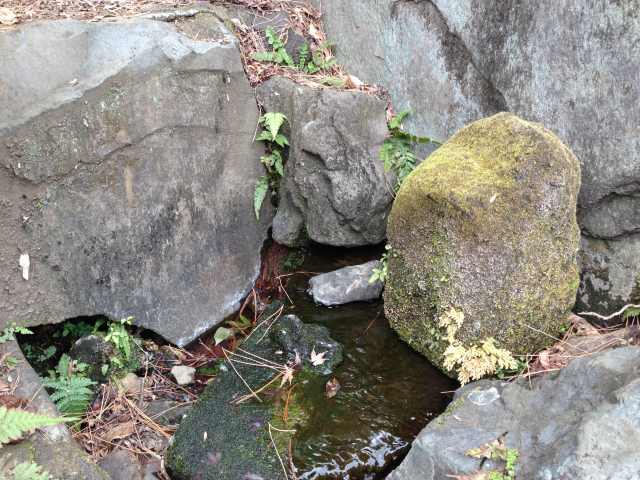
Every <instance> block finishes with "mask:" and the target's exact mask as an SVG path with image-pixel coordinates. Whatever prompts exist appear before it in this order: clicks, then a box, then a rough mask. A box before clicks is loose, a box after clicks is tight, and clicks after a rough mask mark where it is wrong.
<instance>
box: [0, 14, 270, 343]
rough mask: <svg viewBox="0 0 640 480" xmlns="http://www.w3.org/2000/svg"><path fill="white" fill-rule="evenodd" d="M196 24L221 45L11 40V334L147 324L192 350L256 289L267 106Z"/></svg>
mask: <svg viewBox="0 0 640 480" xmlns="http://www.w3.org/2000/svg"><path fill="white" fill-rule="evenodd" d="M196 18H197V20H198V22H199V23H198V25H197V29H194V30H195V32H194V37H196V36H197V38H204V39H207V40H206V41H197V40H193V39H191V38H189V37H188V36H186V35H184V34H181V33H180V32H178V31H177V30H176V27H175V26H173V25H171V24H168V23H162V22H155V21H151V20H129V21H119V22H115V23H83V22H76V21H59V22H48V23H41V24H31V25H27V26H24V27H20V28H17V29H13V30H4V31H2V32H1V33H0V63H1V64H2V69H1V70H0V111H2V112H3V115H2V117H1V118H0V164H1V165H2V166H3V167H4V168H1V169H0V191H1V192H2V197H1V199H0V203H1V207H2V208H0V231H1V232H2V234H1V235H0V239H1V241H0V266H1V268H0V271H1V272H2V273H0V282H1V283H2V284H3V288H2V291H0V310H1V311H2V312H3V316H2V318H1V319H0V328H3V326H4V325H5V323H4V322H6V321H8V320H11V321H17V322H19V323H21V324H29V325H36V324H41V323H50V322H58V321H62V320H64V319H65V318H69V317H77V316H85V315H93V314H104V315H107V316H109V317H112V318H121V317H126V316H129V315H133V316H134V317H135V323H136V324H138V325H141V326H144V327H146V328H150V329H153V330H155V331H156V332H158V333H160V334H161V335H163V336H164V337H165V338H167V339H168V340H170V341H172V342H174V343H177V344H178V345H184V344H185V343H187V342H189V341H191V340H193V339H194V338H196V337H197V336H198V335H199V334H201V333H202V332H204V331H205V330H207V329H209V328H211V327H212V326H213V325H215V324H216V323H218V322H219V321H221V320H222V319H223V318H224V317H225V316H226V315H228V314H229V313H231V312H233V311H234V310H235V309H236V308H237V307H238V303H239V301H240V299H241V298H242V297H243V296H244V295H245V294H246V293H247V292H248V291H249V289H250V288H251V285H252V282H253V281H254V279H255V277H256V276H257V274H258V270H259V264H260V248H261V245H262V241H263V239H264V238H265V236H266V230H267V227H268V224H269V223H270V211H269V209H268V207H265V211H264V212H263V215H262V216H261V222H260V223H257V222H256V220H255V216H254V215H253V213H252V198H253V186H254V184H255V181H256V179H257V178H258V177H259V176H260V175H261V174H262V167H261V165H260V163H259V160H258V159H259V156H260V152H261V151H260V148H259V147H258V146H255V145H254V144H253V142H252V138H253V133H254V130H255V125H256V123H257V110H256V106H255V99H254V96H253V93H252V90H251V89H250V87H249V85H248V83H247V81H246V78H245V75H244V72H243V69H242V63H241V61H240V56H239V53H238V49H237V44H236V40H235V39H234V37H233V36H232V35H231V34H230V33H229V32H228V31H227V30H226V28H225V27H224V26H223V24H222V23H221V22H219V21H218V20H217V19H216V17H215V16H213V15H211V14H206V13H204V14H200V15H197V16H196ZM186 24H187V21H186V20H185V21H184V22H183V24H182V26H183V27H185V25H186ZM185 31H188V28H186V27H185ZM21 253H26V254H28V255H29V256H30V264H31V268H30V276H29V280H28V281H25V280H23V279H22V278H21V274H20V270H19V268H18V256H19V255H20V254H21Z"/></svg>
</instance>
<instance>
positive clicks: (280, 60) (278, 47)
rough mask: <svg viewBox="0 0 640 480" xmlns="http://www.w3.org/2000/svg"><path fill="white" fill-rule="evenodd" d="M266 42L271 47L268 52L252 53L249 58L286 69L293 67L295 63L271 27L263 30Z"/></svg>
mask: <svg viewBox="0 0 640 480" xmlns="http://www.w3.org/2000/svg"><path fill="white" fill-rule="evenodd" d="M264 33H265V36H266V37H267V42H268V43H269V45H270V46H271V51H270V52H254V53H253V55H252V56H251V58H253V59H254V60H257V61H258V62H269V63H276V64H278V65H284V66H287V67H295V63H294V61H293V58H291V55H289V54H288V53H287V50H286V49H285V46H284V42H283V41H282V39H281V38H280V36H279V35H278V34H277V33H276V31H275V29H274V28H273V27H267V28H266V30H265V32H264Z"/></svg>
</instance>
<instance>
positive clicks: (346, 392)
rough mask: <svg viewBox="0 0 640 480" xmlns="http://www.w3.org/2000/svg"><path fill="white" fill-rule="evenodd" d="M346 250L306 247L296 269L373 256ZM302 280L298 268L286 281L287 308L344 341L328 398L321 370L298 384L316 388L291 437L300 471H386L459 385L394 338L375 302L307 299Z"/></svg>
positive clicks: (317, 474) (375, 474)
mask: <svg viewBox="0 0 640 480" xmlns="http://www.w3.org/2000/svg"><path fill="white" fill-rule="evenodd" d="M347 252H348V253H347V254H346V256H345V250H337V251H336V250H329V249H322V250H321V251H314V250H312V251H311V252H310V254H309V255H307V260H306V261H305V264H304V265H303V267H302V269H303V270H306V271H313V272H324V271H330V270H334V269H336V268H340V267H342V266H345V265H354V264H357V263H362V262H364V261H367V260H370V259H371V255H372V254H371V250H369V251H368V253H367V252H366V251H363V250H354V251H352V252H350V251H347ZM377 253H378V252H374V255H376V254H377ZM374 258H375V257H374ZM307 283H308V277H307V276H302V275H300V276H296V277H295V278H294V279H293V280H291V281H290V282H289V284H288V287H287V292H288V294H289V296H290V297H291V300H292V301H293V303H294V305H293V306H291V307H289V309H288V311H287V313H294V314H296V315H298V316H299V317H300V318H301V319H302V321H304V322H305V323H317V324H321V325H325V326H327V327H328V328H329V330H330V331H331V336H332V337H333V338H334V339H335V340H337V341H339V342H341V343H342V344H343V345H344V362H343V363H342V365H340V366H339V367H338V368H337V370H336V371H335V372H334V376H335V377H336V378H337V379H338V381H339V382H340V385H341V389H340V391H339V392H338V394H337V395H336V396H335V397H334V398H331V399H327V398H326V397H325V395H324V391H325V387H324V383H325V382H326V381H327V378H326V377H325V378H320V379H318V380H317V383H318V384H317V385H310V386H308V387H309V388H305V389H304V390H305V392H314V393H313V394H305V395H304V398H303V402H305V403H307V406H308V407H310V408H308V411H309V412H311V418H310V420H309V422H308V423H307V424H306V425H305V427H304V428H303V429H301V430H299V431H298V433H297V434H296V436H295V438H294V444H293V457H294V463H295V465H296V467H297V468H298V470H299V471H298V475H299V478H300V479H301V480H320V479H323V480H324V479H350V480H356V479H358V480H360V479H367V480H371V479H381V478H385V477H386V475H387V474H388V469H389V468H390V467H392V466H394V465H395V464H397V462H398V461H399V460H400V459H401V458H402V457H403V456H404V455H405V454H406V452H407V451H408V448H409V446H410V444H411V441H412V440H413V439H414V438H415V437H416V435H417V434H418V432H420V430H421V429H422V428H423V427H424V426H425V425H426V424H427V423H428V422H429V420H431V419H432V418H433V417H434V416H435V415H437V414H439V413H441V412H442V411H443V410H444V409H445V407H446V406H447V404H448V403H449V401H450V399H451V393H450V392H451V391H452V390H454V389H455V388H456V387H457V384H456V382H454V381H453V380H451V379H449V378H448V377H446V376H445V375H443V374H442V373H441V372H440V371H439V370H437V369H436V368H435V367H433V366H432V365H431V364H430V363H429V362H428V361H427V360H426V359H425V358H424V357H422V356H421V355H419V354H418V353H416V352H414V351H413V350H412V349H411V348H410V347H409V346H407V345H406V344H405V343H404V342H402V341H401V340H400V339H399V338H398V336H397V335H396V334H395V332H394V331H393V330H392V329H391V327H390V326H389V324H388V322H387V320H386V319H385V317H384V310H383V304H382V302H381V301H379V302H373V303H354V304H349V305H344V306H340V307H333V308H327V307H323V306H319V305H316V304H315V303H314V302H313V300H312V299H311V297H309V295H308V294H307V293H306V289H307Z"/></svg>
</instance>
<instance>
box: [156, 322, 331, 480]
mask: <svg viewBox="0 0 640 480" xmlns="http://www.w3.org/2000/svg"><path fill="white" fill-rule="evenodd" d="M265 327H266V325H265ZM263 334H264V330H262V329H258V330H256V331H255V332H254V333H253V334H252V335H251V336H250V337H249V339H248V340H247V342H245V343H244V344H243V345H242V349H243V350H244V351H249V352H251V353H253V354H254V355H257V356H259V357H261V358H263V359H266V360H268V361H270V362H276V363H278V364H283V363H284V362H285V361H286V360H287V359H288V358H293V356H294V355H295V354H294V351H298V352H300V355H301V356H302V358H303V360H304V369H303V371H302V372H300V373H298V375H296V380H297V381H298V382H299V383H304V381H303V377H304V378H308V377H309V376H314V377H315V376H317V375H318V371H317V370H315V369H314V368H313V366H311V365H310V364H309V363H308V355H303V354H302V352H303V351H304V352H306V351H307V350H308V351H311V350H312V349H313V348H314V347H315V349H316V352H317V353H319V352H322V351H325V346H326V345H328V344H330V345H332V346H333V350H332V351H331V354H330V355H328V356H327V357H328V360H327V362H326V363H330V364H331V365H332V366H335V365H337V363H339V362H340V361H341V360H342V346H341V345H340V344H338V343H337V342H335V341H334V340H333V339H331V338H330V337H329V334H328V330H327V328H326V327H323V326H320V325H308V324H303V323H302V322H300V320H299V319H298V318H297V317H294V316H292V315H287V316H285V317H283V318H281V319H280V320H278V322H277V323H276V324H275V325H273V326H272V327H271V329H270V334H269V335H266V336H265V335H263ZM263 337H264V338H263ZM277 352H279V353H277ZM237 353H238V354H243V352H242V351H238V352H237ZM246 360H247V359H246V358H245V360H242V359H238V361H237V362H236V361H234V362H233V366H232V365H230V364H229V362H227V363H226V365H225V366H224V367H223V368H221V369H220V373H219V374H218V376H217V377H216V378H215V379H214V380H213V381H212V382H211V383H210V384H209V385H208V386H207V388H206V389H205V391H204V392H203V394H202V395H201V396H200V398H199V399H198V402H197V403H196V405H195V406H194V408H193V410H192V411H191V412H190V413H189V414H188V416H187V417H186V418H185V419H184V420H183V421H182V423H181V424H180V427H179V428H178V431H177V432H176V435H175V437H174V441H173V444H172V445H171V447H170V448H169V450H168V452H167V456H166V464H167V468H168V470H169V471H170V472H171V478H174V479H176V480H192V479H194V480H195V479H198V480H239V479H243V478H263V479H265V480H266V479H269V480H278V479H281V478H284V473H283V471H282V466H281V465H280V462H279V460H278V457H277V455H276V453H275V450H274V446H273V444H274V443H275V445H276V447H277V448H278V452H279V453H280V455H281V456H282V457H283V458H286V457H287V455H288V453H287V448H288V445H289V439H290V438H291V437H292V435H293V433H294V431H295V429H297V428H300V427H301V426H302V425H304V423H305V422H306V421H307V418H308V415H307V412H305V410H304V408H303V407H304V402H303V401H302V399H301V398H300V397H301V396H303V395H304V393H303V392H302V391H301V389H300V388H294V389H293V390H289V389H288V388H279V387H280V381H279V380H277V381H275V382H274V383H272V384H271V385H269V386H268V387H267V388H265V389H263V390H261V393H260V397H261V399H262V402H258V401H257V400H254V399H249V400H248V401H245V402H242V403H237V400H238V399H239V398H240V397H241V396H244V395H247V394H249V393H250V392H249V390H248V389H247V387H246V386H245V385H244V383H243V381H242V380H241V379H240V377H239V376H238V373H239V374H240V375H241V376H242V378H243V379H244V381H246V382H247V384H249V385H250V386H251V388H252V389H253V390H254V391H257V390H259V389H261V387H263V386H264V385H266V384H267V383H269V382H270V380H272V379H273V377H274V376H275V375H276V372H275V371H274V370H273V369H270V368H261V367H256V366H251V365H246V364H243V363H240V362H242V361H245V362H246ZM233 367H235V369H236V370H237V372H238V373H236V371H235V370H234V368H233ZM269 425H271V427H272V428H271V435H270V432H269V430H270V428H269Z"/></svg>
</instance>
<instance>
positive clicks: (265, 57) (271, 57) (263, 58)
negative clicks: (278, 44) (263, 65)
mask: <svg viewBox="0 0 640 480" xmlns="http://www.w3.org/2000/svg"><path fill="white" fill-rule="evenodd" d="M251 58H252V59H253V60H256V61H257V62H274V61H275V54H274V53H273V52H253V53H252V54H251Z"/></svg>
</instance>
